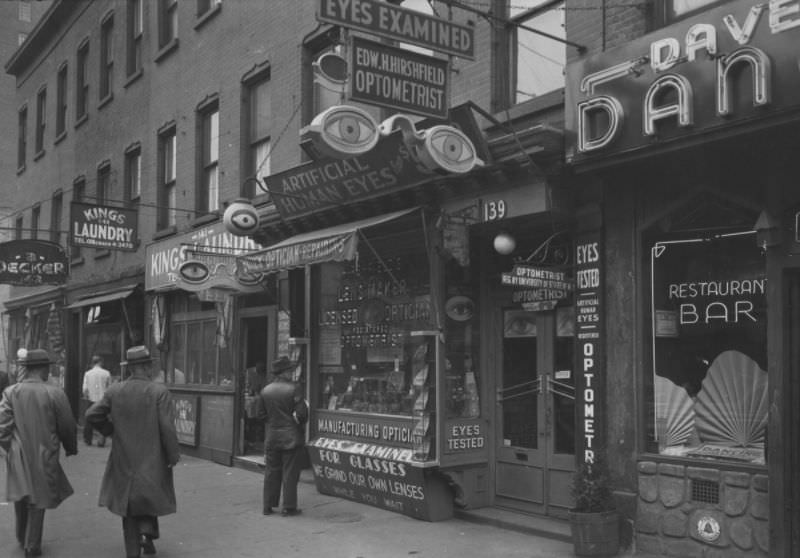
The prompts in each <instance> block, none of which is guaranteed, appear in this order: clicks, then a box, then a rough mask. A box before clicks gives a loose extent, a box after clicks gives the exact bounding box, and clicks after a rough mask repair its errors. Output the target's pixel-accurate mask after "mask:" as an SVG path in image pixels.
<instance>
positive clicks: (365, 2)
mask: <svg viewBox="0 0 800 558" xmlns="http://www.w3.org/2000/svg"><path fill="white" fill-rule="evenodd" d="M317 19H318V20H319V21H324V22H326V23H332V24H333V25H341V26H342V27H348V28H350V29H358V30H359V31H365V32H367V33H372V34H374V35H379V36H381V37H384V38H386V39H393V40H396V41H400V42H403V43H412V44H415V45H418V46H421V47H423V48H429V49H432V50H436V51H439V52H444V53H447V54H452V55H453V56H460V57H461V58H468V59H470V60H474V59H475V32H474V30H473V29H472V28H471V27H467V26H466V25H459V24H457V23H453V22H452V21H447V20H445V19H440V18H438V17H434V16H430V15H427V14H424V13H422V12H417V11H414V10H409V9H406V8H401V7H399V6H395V5H393V4H389V3H388V2H377V1H375V0H320V2H319V11H318V12H317Z"/></svg>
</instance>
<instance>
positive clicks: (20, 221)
mask: <svg viewBox="0 0 800 558" xmlns="http://www.w3.org/2000/svg"><path fill="white" fill-rule="evenodd" d="M24 227H25V218H24V217H23V216H22V215H20V216H19V217H17V220H16V221H15V222H14V239H15V240H22V232H23V231H24V230H25V229H24Z"/></svg>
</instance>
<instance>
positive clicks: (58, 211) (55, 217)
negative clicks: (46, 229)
mask: <svg viewBox="0 0 800 558" xmlns="http://www.w3.org/2000/svg"><path fill="white" fill-rule="evenodd" d="M51 204H52V205H51V206H50V240H51V242H55V243H56V244H61V220H62V218H63V212H64V192H62V191H61V190H60V189H59V190H56V191H55V192H53V197H52V198H51Z"/></svg>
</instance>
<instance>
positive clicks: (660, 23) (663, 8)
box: [655, 0, 730, 28]
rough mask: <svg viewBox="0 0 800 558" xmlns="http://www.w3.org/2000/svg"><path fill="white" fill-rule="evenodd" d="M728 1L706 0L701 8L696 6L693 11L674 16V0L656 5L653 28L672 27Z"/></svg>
mask: <svg viewBox="0 0 800 558" xmlns="http://www.w3.org/2000/svg"><path fill="white" fill-rule="evenodd" d="M729 1H730V0H708V3H707V4H705V5H702V6H698V7H696V8H694V9H689V10H686V11H685V12H683V13H682V14H676V13H675V10H674V6H675V0H667V1H666V2H660V3H656V6H657V7H656V8H655V10H656V13H655V19H656V21H655V27H656V28H659V27H666V26H667V25H672V24H673V23H676V22H678V21H681V20H684V19H686V18H689V17H694V16H695V15H697V14H698V13H700V12H704V11H706V10H710V9H712V8H715V7H717V6H720V5H722V4H725V3H726V2H729Z"/></svg>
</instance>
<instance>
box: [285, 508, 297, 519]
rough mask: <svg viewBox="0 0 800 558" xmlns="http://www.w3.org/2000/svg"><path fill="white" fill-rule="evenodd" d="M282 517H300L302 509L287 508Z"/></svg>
mask: <svg viewBox="0 0 800 558" xmlns="http://www.w3.org/2000/svg"><path fill="white" fill-rule="evenodd" d="M281 515H282V516H284V517H291V516H293V515H300V508H286V509H284V510H282V511H281Z"/></svg>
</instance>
